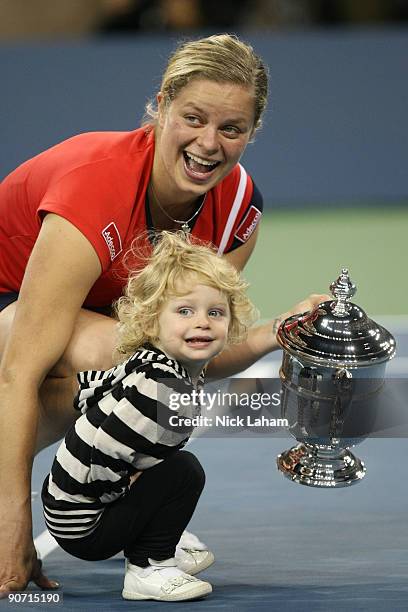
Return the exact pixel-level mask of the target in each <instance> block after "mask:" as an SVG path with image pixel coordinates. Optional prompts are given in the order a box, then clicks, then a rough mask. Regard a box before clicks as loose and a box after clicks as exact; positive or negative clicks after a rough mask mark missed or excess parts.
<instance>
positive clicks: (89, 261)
mask: <svg viewBox="0 0 408 612" xmlns="http://www.w3.org/2000/svg"><path fill="white" fill-rule="evenodd" d="M266 97H267V74H266V70H265V67H264V66H263V63H262V61H261V60H260V58H259V57H257V56H256V55H255V54H254V52H253V50H252V48H251V47H250V46H248V45H246V44H244V43H242V42H240V41H239V40H238V39H237V38H235V37H232V36H228V35H221V36H211V37H209V38H205V39H201V40H198V41H195V42H190V43H186V44H184V45H181V46H180V47H179V48H178V49H177V50H176V52H175V53H174V54H173V56H171V58H170V60H169V64H168V66H167V69H166V71H165V74H164V76H163V81H162V85H161V90H160V92H159V93H158V94H157V110H153V106H152V105H148V108H147V111H148V114H149V115H150V122H149V124H147V125H145V126H144V127H142V128H140V129H138V130H135V131H134V132H130V133H93V134H82V135H79V136H77V137H74V138H71V139H69V140H67V141H65V142H63V143H61V144H59V145H57V146H56V147H53V148H51V149H49V150H48V151H45V152H44V153H42V154H40V155H38V156H37V157H34V158H33V159H31V160H29V161H28V162H26V163H25V164H23V165H22V166H20V167H19V168H17V170H15V171H14V172H13V173H11V175H9V176H8V177H7V178H6V179H5V180H4V181H3V183H2V186H1V191H0V232H1V234H0V240H1V249H0V253H1V255H0V258H1V259H0V293H1V295H0V299H1V304H2V305H3V310H2V312H1V313H0V352H2V354H3V356H2V362H1V369H0V559H2V565H1V567H0V585H2V586H0V592H1V591H3V592H7V591H9V590H21V589H23V588H25V586H26V585H27V582H28V581H29V580H30V579H32V580H34V581H35V582H36V584H37V585H38V586H40V587H42V588H53V587H55V586H56V585H55V583H53V582H52V581H50V580H48V578H47V577H46V576H44V575H43V574H42V572H41V568H40V563H39V562H38V560H37V557H36V553H35V549H34V546H33V542H32V533H31V531H32V525H31V508H30V494H29V491H30V473H31V465H32V458H33V455H34V453H35V452H36V450H39V449H41V448H44V447H45V446H47V445H49V444H51V443H53V442H55V441H56V440H58V439H59V438H61V437H62V436H63V435H64V434H65V432H66V431H67V429H68V428H69V426H70V425H71V424H72V421H73V420H74V418H75V415H74V409H73V407H72V400H73V397H74V395H75V393H76V391H77V386H76V376H75V375H76V372H78V371H80V370H88V369H108V368H109V367H111V365H112V348H113V347H114V345H115V342H116V323H115V321H114V319H113V318H111V317H109V316H106V314H107V313H108V310H109V306H110V304H111V302H112V300H114V299H115V298H117V297H118V296H119V295H120V294H121V291H122V288H123V286H124V284H125V280H126V276H127V274H126V271H127V270H126V263H125V261H124V258H123V255H124V254H125V253H126V251H127V250H128V248H129V246H130V244H131V242H132V240H133V239H134V238H135V237H137V236H138V235H140V234H141V233H143V232H146V229H149V228H151V227H152V228H155V229H156V230H174V229H180V228H182V229H184V231H191V232H192V233H193V234H194V235H196V236H197V237H199V238H202V239H204V240H210V241H211V242H213V244H214V245H215V246H216V247H217V248H218V252H219V254H223V255H224V256H225V257H226V258H227V259H228V260H229V261H230V262H231V263H232V264H234V265H235V266H236V268H237V269H239V270H241V269H242V268H243V267H244V266H245V264H246V262H247V261H248V259H249V257H250V255H251V252H252V250H253V248H254V246H255V243H256V238H257V233H258V222H259V218H260V216H261V207H262V204H261V197H260V195H259V192H258V191H257V189H256V187H255V186H254V183H253V181H252V179H251V178H250V177H249V176H248V175H247V174H246V172H245V170H244V169H243V168H242V167H241V166H240V165H239V164H238V162H239V159H240V157H241V155H242V154H243V152H244V150H245V147H246V145H247V144H248V142H249V141H250V139H251V137H252V136H253V135H254V133H255V131H256V129H257V128H258V127H259V126H260V123H261V116H262V112H263V110H264V108H265V105H266ZM133 265H137V262H132V266H133ZM17 297H18V301H16V300H17ZM321 298H322V296H311V297H310V298H309V299H308V300H305V301H304V302H301V303H300V304H298V305H296V306H295V307H294V308H293V309H292V311H291V312H300V311H305V310H308V309H310V308H311V307H312V306H313V305H314V304H316V303H317V302H318V301H321ZM95 309H96V310H99V312H95ZM101 309H102V310H104V312H105V314H101V312H100V311H101ZM286 314H288V313H286ZM278 320H279V319H276V320H275V321H272V322H270V323H268V324H266V325H263V326H261V327H257V328H254V329H252V330H251V333H250V335H249V337H248V340H247V342H245V343H244V344H242V345H238V346H236V347H234V348H233V349H230V350H228V351H225V352H224V353H223V354H222V355H220V356H219V357H218V358H217V359H216V360H215V361H214V362H213V363H212V364H211V366H210V370H209V374H210V375H211V376H225V375H229V374H232V373H233V372H238V371H240V370H243V369H244V368H246V367H248V366H249V365H250V364H252V363H253V362H254V361H256V360H257V359H259V358H260V357H262V356H263V355H265V354H266V353H268V352H269V351H272V350H274V349H275V348H276V347H277V343H276V338H275V334H276V327H277V322H278ZM10 424H12V425H13V426H12V427H10ZM16 473H18V475H19V478H15V474H16Z"/></svg>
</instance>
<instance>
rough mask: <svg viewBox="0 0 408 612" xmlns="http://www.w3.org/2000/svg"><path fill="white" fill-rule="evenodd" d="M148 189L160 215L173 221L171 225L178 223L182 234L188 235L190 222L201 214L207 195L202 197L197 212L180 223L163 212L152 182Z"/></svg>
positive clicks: (165, 211)
mask: <svg viewBox="0 0 408 612" xmlns="http://www.w3.org/2000/svg"><path fill="white" fill-rule="evenodd" d="M149 187H150V191H151V192H152V194H153V196H154V199H155V201H156V203H157V206H158V207H159V208H160V210H161V211H162V213H163V214H165V215H166V217H167V218H168V219H170V221H173V223H178V224H179V225H181V229H182V231H183V232H184V233H185V234H186V235H187V234H189V233H190V232H191V227H190V223H191V221H192V220H193V219H195V218H196V217H197V215H198V214H199V213H200V212H201V209H202V207H203V206H204V204H205V200H206V197H207V194H205V196H204V198H203V201H202V202H201V204H200V206H199V207H198V208H197V210H196V211H195V213H194V214H193V215H192V216H191V217H190V218H189V219H187V220H186V221H180V220H179V219H174V217H171V216H170V215H169V213H168V212H167V210H165V209H164V208H163V206H162V205H161V203H160V200H159V198H158V197H157V193H156V191H155V189H154V187H153V183H152V182H150V184H149Z"/></svg>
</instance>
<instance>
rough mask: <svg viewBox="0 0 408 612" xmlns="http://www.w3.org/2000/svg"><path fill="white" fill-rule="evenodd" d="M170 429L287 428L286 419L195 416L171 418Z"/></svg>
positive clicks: (251, 416)
mask: <svg viewBox="0 0 408 612" xmlns="http://www.w3.org/2000/svg"><path fill="white" fill-rule="evenodd" d="M169 424H170V425H171V427H289V423H288V420H287V419H273V418H269V417H266V416H258V417H255V416H253V415H251V414H248V415H246V416H244V417H241V416H230V415H223V416H214V417H208V416H203V415H200V416H197V417H194V418H187V417H181V416H177V415H174V416H171V417H170V418H169Z"/></svg>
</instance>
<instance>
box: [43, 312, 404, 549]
mask: <svg viewBox="0 0 408 612" xmlns="http://www.w3.org/2000/svg"><path fill="white" fill-rule="evenodd" d="M370 318H372V319H373V320H374V321H377V322H378V323H380V325H384V326H385V327H391V328H392V330H393V332H394V333H398V332H400V333H404V332H408V315H376V316H373V317H370ZM280 363H281V362H280V359H279V360H278V359H268V360H263V361H261V362H260V363H255V364H254V365H253V366H251V367H250V368H248V369H247V370H245V372H242V373H241V374H239V375H238V377H239V378H240V377H242V378H274V377H278V376H279V367H280ZM388 371H389V372H390V373H392V374H394V375H395V374H401V375H405V376H406V375H407V374H408V357H396V358H395V359H393V360H392V361H391V362H390V364H389V366H388ZM193 439H194V438H191V439H190V443H191V442H192V441H193ZM34 545H35V547H36V549H37V552H38V555H39V557H40V559H45V557H47V556H48V555H49V554H51V553H52V552H53V551H54V550H55V549H56V548H58V543H57V542H56V540H55V539H54V538H53V537H52V535H50V533H49V532H48V531H47V530H45V531H43V532H42V533H40V535H39V536H37V537H36V538H35V540H34Z"/></svg>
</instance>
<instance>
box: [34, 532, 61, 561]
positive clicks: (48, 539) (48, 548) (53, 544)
mask: <svg viewBox="0 0 408 612" xmlns="http://www.w3.org/2000/svg"><path fill="white" fill-rule="evenodd" d="M34 546H35V548H36V550H37V554H38V557H39V558H40V559H41V560H42V559H45V557H47V556H48V555H49V554H50V553H52V551H53V550H55V549H56V548H58V543H57V541H56V540H54V538H53V537H52V535H51V534H50V532H49V531H48V530H47V529H46V530H45V531H43V532H42V533H40V535H39V536H37V537H36V538H35V540H34Z"/></svg>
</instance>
